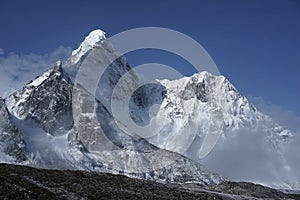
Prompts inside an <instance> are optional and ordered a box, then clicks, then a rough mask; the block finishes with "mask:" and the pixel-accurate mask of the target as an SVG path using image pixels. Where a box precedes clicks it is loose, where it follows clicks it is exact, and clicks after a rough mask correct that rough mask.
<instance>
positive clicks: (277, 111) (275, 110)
mask: <svg viewBox="0 0 300 200" xmlns="http://www.w3.org/2000/svg"><path fill="white" fill-rule="evenodd" d="M249 100H250V101H251V102H252V103H253V104H254V105H255V106H256V107H257V108H258V109H259V110H260V111H261V112H262V113H264V114H266V115H269V116H270V117H271V118H272V119H273V120H274V121H275V122H277V123H278V124H280V125H282V126H286V127H287V128H289V129H292V130H293V131H295V132H298V133H300V116H298V115H297V114H296V113H295V112H293V111H291V110H288V109H286V108H284V107H283V106H279V105H275V104H273V103H272V102H269V101H266V100H265V99H264V98H263V97H250V98H249Z"/></svg>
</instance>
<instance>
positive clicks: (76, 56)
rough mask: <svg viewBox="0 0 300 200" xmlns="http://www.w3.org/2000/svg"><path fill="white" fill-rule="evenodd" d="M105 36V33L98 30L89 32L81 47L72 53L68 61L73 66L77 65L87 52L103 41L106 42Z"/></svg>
mask: <svg viewBox="0 0 300 200" xmlns="http://www.w3.org/2000/svg"><path fill="white" fill-rule="evenodd" d="M105 34H106V33H105V32H104V31H102V30H100V29H96V30H94V31H92V32H90V34H89V35H88V36H86V37H85V39H84V41H83V42H82V43H81V45H80V46H79V47H78V48H77V49H76V50H74V51H73V52H72V57H71V59H70V60H71V62H72V63H73V64H75V63H77V62H78V61H79V60H80V59H81V57H82V56H83V55H85V54H86V53H87V52H88V51H89V50H91V49H92V48H94V47H96V46H99V45H100V44H101V43H102V42H103V41H105V40H106V36H105Z"/></svg>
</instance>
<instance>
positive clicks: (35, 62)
mask: <svg viewBox="0 0 300 200" xmlns="http://www.w3.org/2000/svg"><path fill="white" fill-rule="evenodd" d="M1 51H2V54H1ZM71 51H72V49H71V48H70V47H63V46H60V47H58V48H57V49H55V50H54V51H53V52H51V53H47V54H44V55H39V54H17V53H14V52H11V53H8V54H6V55H3V54H4V50H3V49H0V96H2V97H5V96H7V95H9V94H10V93H11V92H13V91H14V90H16V89H19V88H20V87H22V86H23V85H24V84H25V83H27V82H28V81H30V80H32V79H34V78H35V77H36V76H38V75H40V74H42V73H43V72H44V71H46V70H47V69H49V68H50V67H51V66H52V65H54V63H55V62H56V61H57V60H62V61H64V60H66V59H67V58H68V57H69V56H70V55H71Z"/></svg>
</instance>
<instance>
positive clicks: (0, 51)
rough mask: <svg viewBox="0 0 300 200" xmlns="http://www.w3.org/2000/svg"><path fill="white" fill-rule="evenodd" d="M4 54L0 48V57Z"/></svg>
mask: <svg viewBox="0 0 300 200" xmlns="http://www.w3.org/2000/svg"><path fill="white" fill-rule="evenodd" d="M3 54H4V50H3V49H1V48H0V56H1V55H3Z"/></svg>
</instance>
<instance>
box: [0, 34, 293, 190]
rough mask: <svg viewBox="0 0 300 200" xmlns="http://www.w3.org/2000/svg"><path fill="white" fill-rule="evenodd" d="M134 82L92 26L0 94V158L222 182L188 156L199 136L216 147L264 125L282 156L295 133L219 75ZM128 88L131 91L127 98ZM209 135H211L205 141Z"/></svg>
mask: <svg viewBox="0 0 300 200" xmlns="http://www.w3.org/2000/svg"><path fill="white" fill-rule="evenodd" d="M99 75H101V78H100V80H99V82H98V84H97V85H95V84H94V83H95V80H98V78H99ZM125 75H126V77H127V78H125V79H123V77H124V76H125ZM120 80H122V81H123V84H121V85H120V84H118V81H120ZM140 84H141V81H140V78H139V75H138V74H137V73H135V72H133V71H132V70H131V67H130V65H129V64H128V63H127V61H126V58H125V57H124V56H120V55H119V54H118V52H117V50H116V49H115V48H114V47H113V45H112V44H111V43H110V42H109V40H108V39H106V35H105V33H104V32H103V31H101V30H95V31H92V32H91V33H90V34H89V35H88V36H87V37H86V38H85V40H84V41H83V43H82V44H81V45H80V46H79V47H78V49H76V50H75V51H73V53H72V55H71V57H70V58H69V59H68V60H67V62H66V63H65V64H64V66H63V65H62V62H60V61H58V62H57V63H56V64H55V65H54V67H53V68H52V69H49V70H48V71H47V72H45V73H44V74H43V75H41V76H40V77H37V78H36V79H35V80H33V81H31V82H29V83H28V84H26V85H25V86H24V87H23V88H21V89H20V90H18V91H16V92H14V93H13V94H11V95H10V96H9V97H7V98H6V99H0V117H1V118H0V122H1V123H0V143H1V148H0V150H1V154H0V155H2V154H4V155H5V158H6V157H9V158H10V159H9V160H7V159H2V156H1V157H0V158H1V159H2V160H3V161H2V162H10V163H18V164H23V165H29V166H34V167H39V168H54V169H79V170H88V171H97V172H105V173H114V174H124V175H127V176H130V177H136V178H141V179H146V180H154V181H158V182H163V183H198V184H202V185H209V184H217V183H221V182H223V181H224V180H226V179H225V178H224V177H222V176H221V175H218V174H216V173H213V172H211V171H209V170H207V169H205V167H203V166H202V165H201V164H199V163H198V162H196V161H194V160H195V158H202V157H203V156H205V155H206V154H207V153H208V150H207V149H206V150H204V151H203V150H201V147H202V146H201V145H203V143H205V141H206V140H213V141H210V142H211V143H210V144H213V145H214V144H215V143H216V142H217V139H218V137H219V136H220V135H222V136H223V135H226V134H230V132H231V131H233V130H237V129H241V128H244V127H251V128H255V129H264V130H266V132H267V133H268V136H267V138H268V141H269V142H270V144H272V146H273V147H274V149H275V150H276V151H279V152H280V146H281V145H282V144H284V142H285V141H286V140H289V139H290V138H292V137H293V133H292V132H291V131H290V130H288V129H286V128H284V127H281V126H280V125H278V124H276V123H275V122H273V121H272V119H271V118H270V117H268V116H266V115H264V114H262V113H261V112H259V111H258V110H257V109H256V108H255V107H254V106H253V105H252V104H251V103H250V102H249V101H248V100H247V99H246V98H245V97H243V96H242V95H241V94H239V92H238V91H237V90H236V89H235V87H234V86H233V85H232V84H231V83H230V82H229V81H228V80H227V79H226V78H225V77H224V76H215V75H212V74H210V73H208V72H200V73H197V74H195V75H193V76H191V77H183V78H181V79H178V80H157V81H156V82H155V83H152V84H147V85H144V86H140ZM116 88H117V89H118V91H119V92H118V93H114V90H115V89H116ZM132 88H137V90H135V91H134V92H133V94H132V95H131V91H130V89H132ZM126 96H131V97H130V99H129V102H126V101H125V102H124V99H125V98H124V97H126ZM124 103H125V104H124ZM157 104H158V105H159V106H156V108H157V109H156V110H155V109H153V105H157ZM118 106H119V107H118ZM116 109H117V110H118V113H117V114H121V115H120V116H121V117H120V118H119V117H116V115H115V112H114V111H116ZM127 111H128V112H127ZM154 114H155V115H154ZM126 115H129V116H130V119H129V118H126ZM123 116H124V118H123ZM128 119H129V120H128ZM130 120H131V121H130ZM132 122H134V123H132ZM153 124H154V125H155V126H153ZM148 125H151V128H148V129H147V126H148ZM137 126H138V127H140V128H139V129H136V127H137ZM143 127H144V128H143ZM145 127H146V128H145ZM207 133H209V134H211V135H213V138H208V139H206V137H207V135H208V134H207ZM214 137H215V138H214ZM213 145H212V147H213ZM3 147H4V148H3ZM3 157H4V156H3ZM190 158H193V159H194V160H192V159H190ZM196 160H197V159H196Z"/></svg>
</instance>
